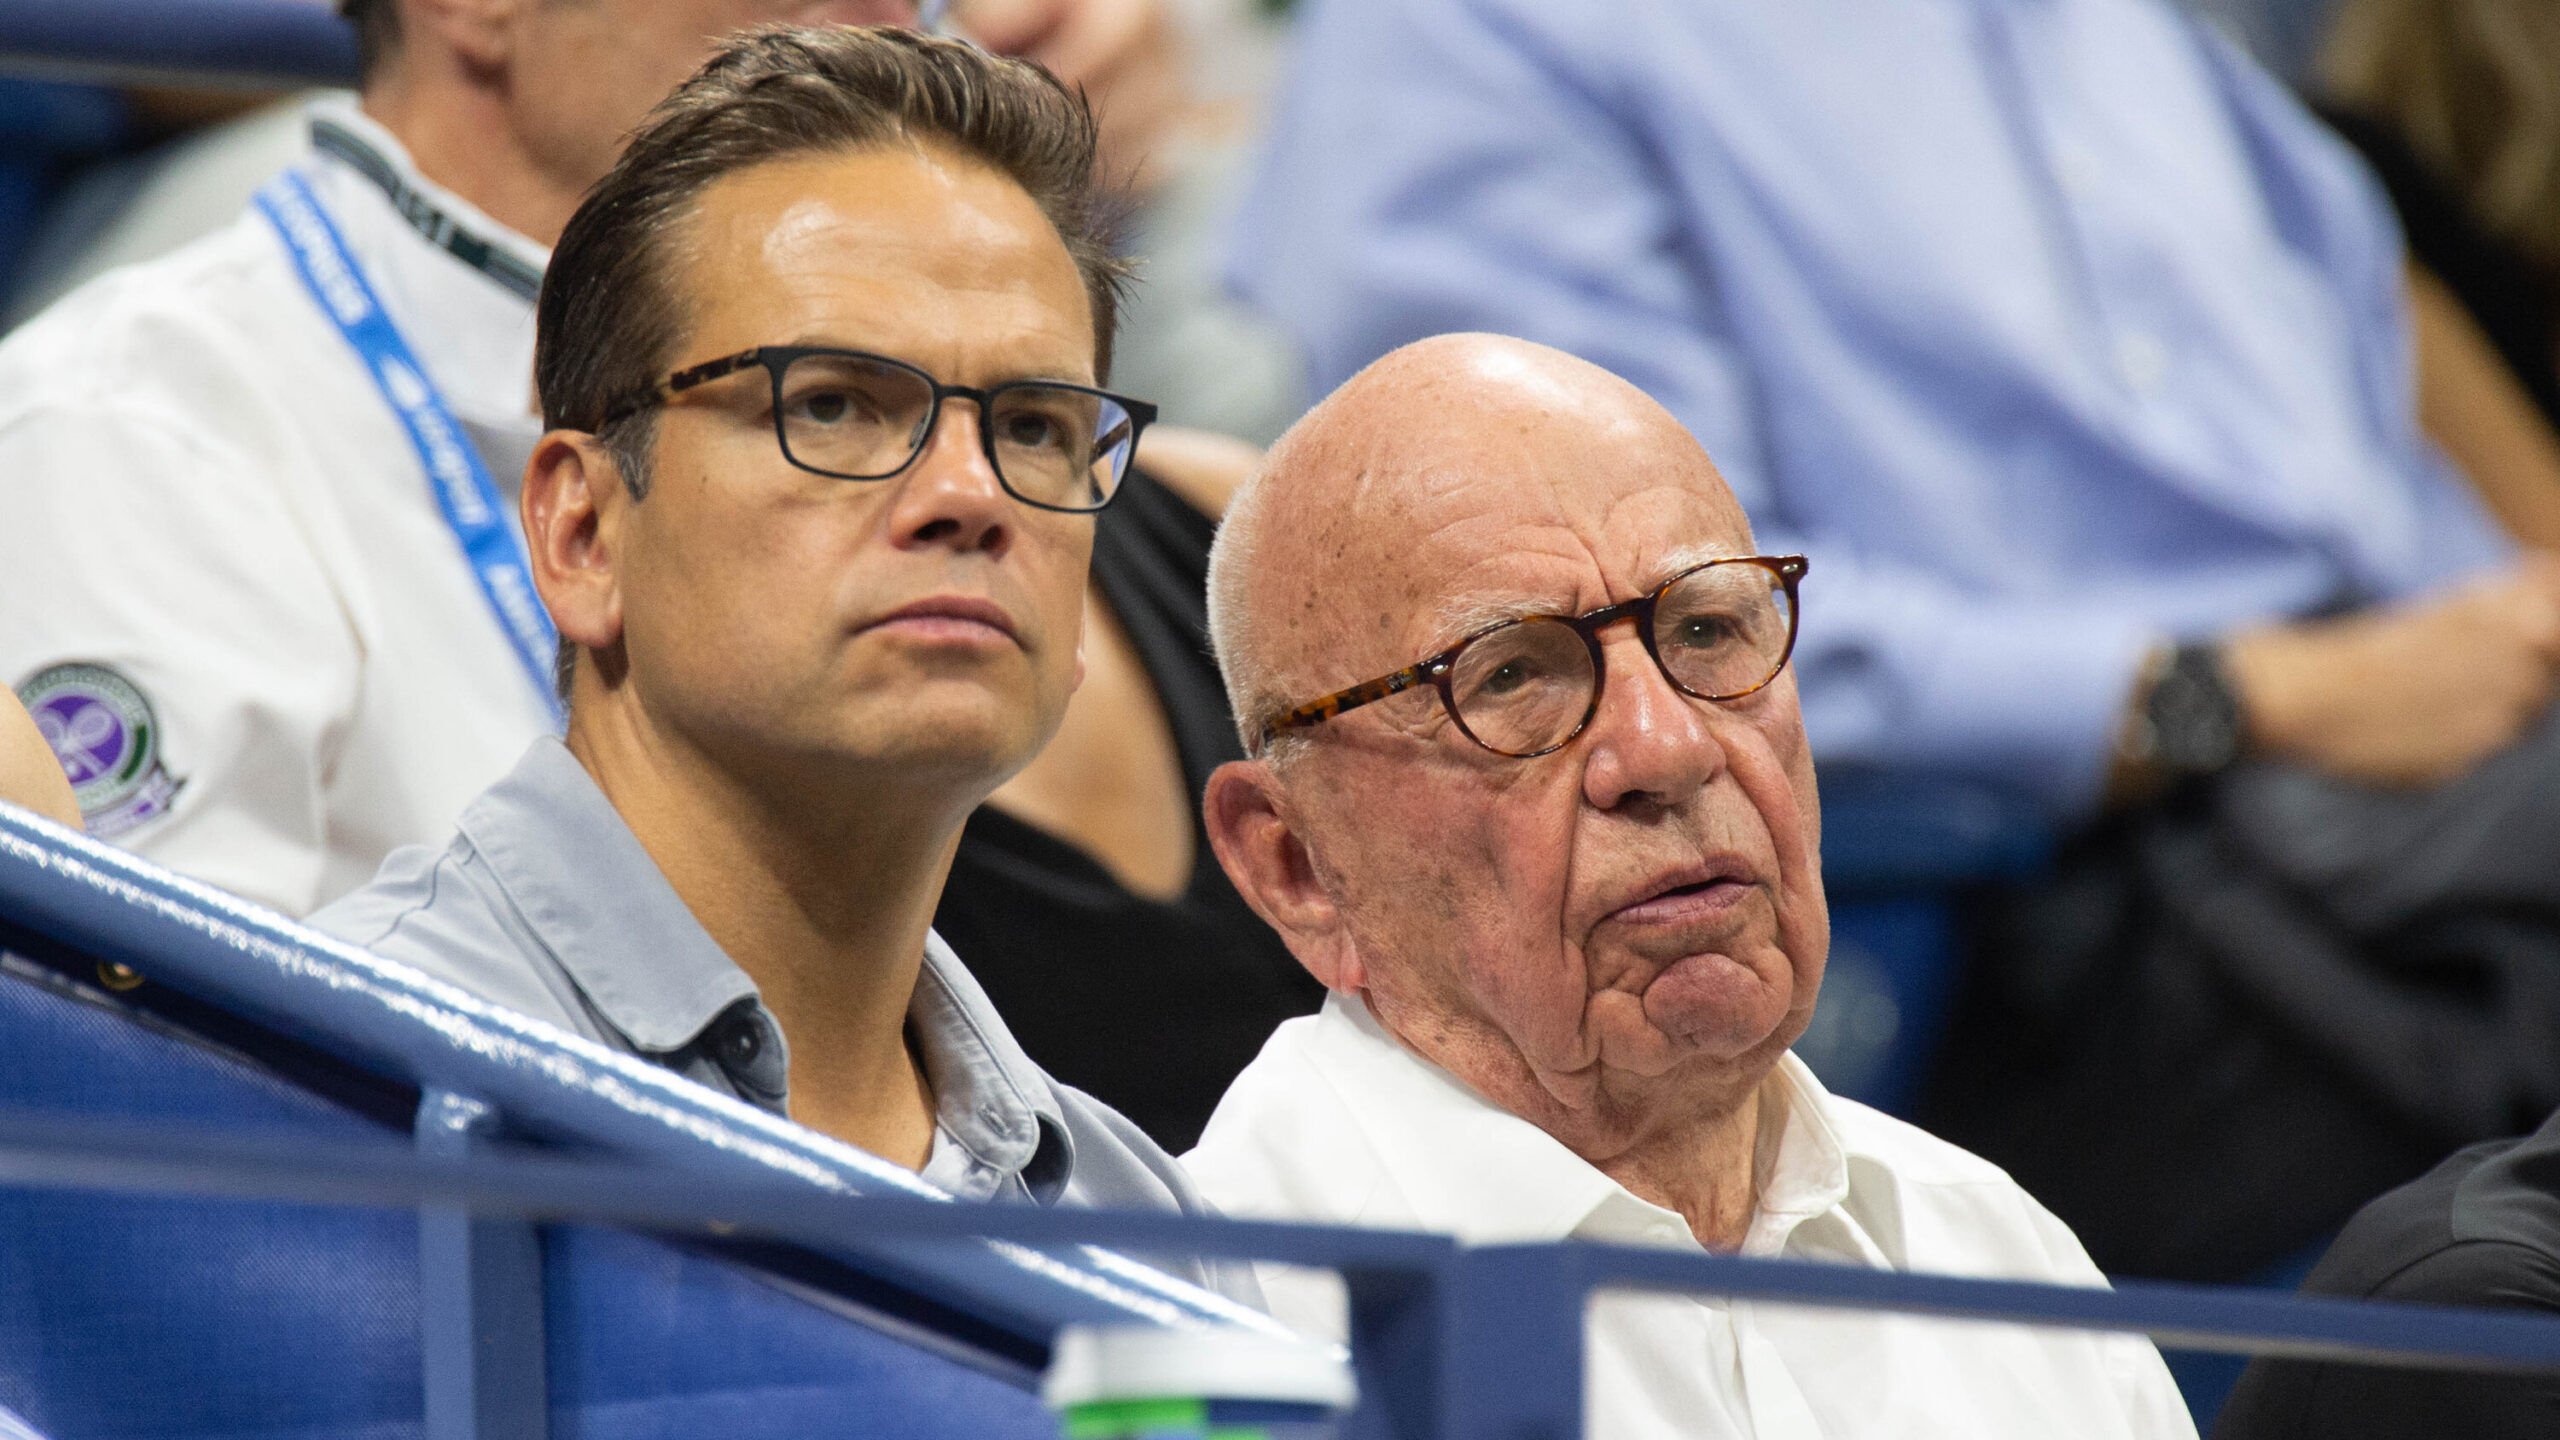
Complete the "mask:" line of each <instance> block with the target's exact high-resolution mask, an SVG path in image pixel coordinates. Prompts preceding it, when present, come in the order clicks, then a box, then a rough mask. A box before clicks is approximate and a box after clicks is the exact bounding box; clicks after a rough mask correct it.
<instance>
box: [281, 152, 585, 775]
mask: <svg viewBox="0 0 2560 1440" xmlns="http://www.w3.org/2000/svg"><path fill="white" fill-rule="evenodd" d="M258 208H259V209H260V210H261V211H264V212H265V213H266V217H267V222H268V223H269V224H271V225H273V226H275V228H276V233H277V234H278V235H280V236H282V237H283V238H284V242H285V249H286V250H287V251H289V252H290V253H291V254H292V256H293V264H294V268H295V269H296V270H298V271H300V272H301V275H302V283H303V286H304V287H305V288H306V289H308V290H310V292H311V298H312V299H313V300H316V301H318V302H319V305H320V309H321V312H322V313H323V314H325V315H327V316H328V317H329V318H330V319H331V320H333V321H335V322H336V323H337V326H338V333H340V334H342V335H344V336H346V337H347V344H349V345H351V346H353V347H354V348H355V352H356V354H357V356H358V357H360V358H361V359H362V360H363V361H364V364H365V370H366V371H367V372H368V373H369V374H371V375H372V376H373V383H374V384H375V385H376V386H378V387H380V389H381V391H382V398H383V399H384V401H386V402H387V403H389V405H390V406H391V411H392V413H393V414H395V415H397V416H399V417H400V423H401V424H402V425H403V426H404V427H406V428H407V430H408V432H409V443H410V444H411V445H413V446H415V447H416V448H417V452H418V461H419V463H420V464H422V465H424V466H425V467H426V471H427V488H428V489H430V490H432V491H434V492H435V497H436V505H437V507H438V508H439V509H441V510H443V512H444V523H445V528H447V529H448V530H451V531H452V532H453V538H454V542H455V543H456V544H458V545H460V546H461V547H462V556H463V559H465V560H466V561H468V562H470V565H471V573H472V576H473V577H474V578H475V579H477V580H478V581H479V582H480V593H481V594H482V595H483V596H485V597H486V598H487V599H488V602H489V610H490V613H491V614H493V615H495V616H496V617H497V620H498V628H500V629H501V630H504V631H505V632H506V635H507V639H508V640H509V642H511V643H512V644H513V645H514V646H515V651H516V658H517V659H518V660H521V661H523V662H524V671H525V676H526V678H528V679H530V680H531V681H532V682H533V688H534V690H535V692H536V693H538V694H540V695H541V696H542V698H543V702H544V703H545V704H546V705H547V706H549V707H550V710H551V719H552V723H553V724H554V725H558V724H560V723H561V722H562V721H563V720H564V719H565V716H564V715H563V714H562V712H561V708H560V698H559V694H558V692H557V691H556V690H555V689H554V688H553V684H552V665H553V663H554V660H555V658H556V656H557V653H558V650H559V645H560V632H559V631H558V630H556V629H554V628H553V627H552V624H551V616H550V615H549V614H548V613H546V612H545V611H544V610H543V608H542V598H541V596H540V594H539V593H537V592H536V591H535V590H534V588H533V567H532V565H531V564H530V563H528V562H527V560H526V558H525V552H524V544H523V542H522V541H520V540H518V539H517V538H516V532H515V528H514V527H513V526H511V525H509V524H508V523H507V511H506V503H505V501H504V500H503V499H502V498H501V497H500V495H499V493H498V487H497V485H496V483H495V482H493V481H492V480H490V478H489V467H488V466H487V465H485V464H483V463H482V462H481V459H480V453H479V452H478V451H477V450H475V449H473V448H472V446H471V442H470V441H469V440H468V439H467V438H465V437H464V435H463V433H462V427H461V426H460V425H459V424H457V423H455V421H454V418H453V412H452V411H451V410H448V409H446V408H445V403H444V397H443V396H442V395H440V394H438V393H436V386H435V382H434V381H433V380H430V379H428V378H427V372H426V367H425V366H422V365H420V364H419V363H418V357H417V355H416V353H415V352H413V351H411V350H410V348H409V342H408V341H407V340H406V339H404V338H403V337H402V336H401V334H400V327H398V326H397V325H394V324H392V323H391V316H390V315H389V313H387V312H386V311H384V310H383V308H382V302H381V301H380V300H379V299H377V298H375V296H374V293H373V287H372V285H370V284H368V283H367V282H366V280H365V278H364V270H363V269H362V267H360V266H358V265H357V264H356V262H355V257H354V256H352V255H349V254H348V253H347V243H346V241H345V240H343V239H341V238H340V237H339V235H338V227H337V226H335V225H332V224H331V223H329V216H328V214H327V212H325V211H323V210H322V209H321V208H320V202H319V201H318V199H317V198H315V197H314V196H313V195H312V193H311V187H310V186H309V185H308V184H305V183H304V181H303V179H302V177H301V176H300V175H298V174H295V173H294V172H293V171H290V170H288V171H286V172H284V173H283V174H281V175H278V176H277V177H276V178H275V179H273V180H271V181H269V182H267V186H266V188H265V189H263V190H260V191H259V192H258Z"/></svg>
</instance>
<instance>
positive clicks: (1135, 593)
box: [933, 472, 1324, 1155]
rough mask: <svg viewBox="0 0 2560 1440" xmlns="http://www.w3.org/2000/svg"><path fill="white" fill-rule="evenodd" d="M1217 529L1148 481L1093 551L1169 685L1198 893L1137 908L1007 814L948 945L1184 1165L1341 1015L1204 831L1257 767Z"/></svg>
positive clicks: (1025, 1030)
mask: <svg viewBox="0 0 2560 1440" xmlns="http://www.w3.org/2000/svg"><path fill="white" fill-rule="evenodd" d="M1216 528H1217V527H1216V525H1215V523H1214V522H1212V521H1211V520H1210V519H1209V518H1208V517H1207V516H1205V515H1202V514H1201V513H1200V512H1199V511H1197V510H1194V509H1192V508H1191V506H1190V505H1189V504H1187V503H1186V502H1184V501H1183V500H1182V499H1181V498H1180V497H1179V496H1177V495H1175V494H1174V493H1173V492H1172V491H1170V490H1167V489H1165V488H1164V487H1163V486H1162V485H1159V484H1157V483H1156V482H1155V481H1154V480H1152V479H1150V478H1148V477H1147V476H1146V474H1145V473H1143V472H1133V473H1132V474H1131V475H1130V476H1129V479H1128V481H1127V482H1126V483H1125V484H1124V485H1123V486H1122V487H1121V491H1120V494H1119V496H1118V498H1116V499H1115V500H1113V501H1112V504H1111V508H1110V509H1108V510H1105V511H1103V512H1102V515H1101V517H1100V522H1099V524H1098V526H1097V528H1096V529H1095V532H1094V538H1093V578H1094V584H1095V586H1096V588H1098V589H1099V590H1100V591H1101V592H1102V596H1103V599H1104V600H1105V601H1106V602H1107V603H1109V605H1110V606H1111V613H1112V614H1113V615H1114V616H1116V617H1118V619H1119V621H1120V627H1121V629H1122V630H1123V631H1125V632H1126V633H1127V634H1128V636H1129V642H1130V644H1131V645H1132V646H1133V647H1135V649H1136V650H1137V652H1138V660H1139V663H1140V664H1141V665H1143V666H1144V667H1145V669H1146V672H1147V677H1148V678H1149V679H1150V680H1152V681H1153V682H1154V684H1155V690H1156V695H1157V697H1158V698H1159V700H1160V701H1161V702H1162V704H1163V706H1164V710H1165V716H1166V719H1167V720H1168V721H1169V722H1170V725H1171V729H1172V731H1173V743H1174V748H1175V750H1176V751H1177V752H1178V753H1179V755H1180V757H1181V762H1182V778H1183V781H1184V784H1185V788H1186V789H1188V791H1189V792H1190V795H1191V826H1192V841H1193V854H1194V857H1195V858H1194V859H1193V861H1192V868H1191V884H1190V886H1189V888H1187V889H1186V890H1185V891H1184V892H1183V893H1182V895H1181V896H1180V897H1179V898H1178V899H1175V900H1172V901H1169V902H1167V901H1157V900H1150V899H1147V898H1145V897H1143V896H1139V895H1134V894H1131V893H1130V892H1129V891H1128V890H1126V889H1123V888H1122V887H1121V885H1120V883H1119V882H1118V881H1117V880H1115V879H1113V878H1112V876H1111V872H1109V871H1108V870H1105V869H1104V868H1103V867H1102V865H1101V864H1100V862H1098V861H1096V860H1095V859H1093V857H1091V856H1089V855H1087V854H1085V853H1084V852H1083V851H1082V850H1079V849H1077V848H1076V847H1075V846H1074V845H1071V844H1069V843H1068V842H1066V841H1064V840H1061V839H1058V838H1057V837H1056V836H1053V835H1051V834H1049V833H1048V832H1047V831H1044V830H1040V829H1037V828H1034V827H1033V826H1030V825H1027V824H1025V823H1023V822H1022V821H1020V820H1017V819H1015V818H1014V817H1012V816H1010V815H1007V814H1005V813H1004V812H1002V811H1000V810H998V809H996V808H995V807H993V806H989V805H982V806H980V807H978V811H977V813H976V814H974V815H972V816H970V817H969V823H968V827H967V829H966V830H965V831H963V832H962V834H961V837H960V853H959V856H958V858H957V859H955V860H954V861H953V862H952V866H951V879H950V882H949V883H948V884H947V885H945V886H944V887H943V892H942V905H941V908H940V909H939V910H937V911H936V912H935V913H934V917H933V925H934V928H935V929H936V930H938V931H940V932H941V933H942V938H943V939H945V940H948V941H950V942H951V947H952V948H953V949H954V950H956V951H958V952H959V955H960V958H961V959H962V960H963V961H964V962H966V963H967V965H968V967H969V973H971V974H972V975H975V976H976V977H977V978H978V982H979V983H980V984H981V985H984V986H985V987H986V990H987V995H988V996H989V998H991V999H993V1000H994V1001H995V1005H996V1009H997V1011H998V1012H999V1013H1001V1014H1002V1015H1003V1016H1004V1019H1005V1023H1006V1024H1007V1025H1009V1026H1011V1027H1012V1028H1013V1034H1014V1038H1015V1039H1017V1040H1019V1041H1020V1042H1021V1043H1022V1048H1023V1049H1024V1050H1026V1051H1028V1052H1030V1055H1031V1058H1032V1059H1034V1060H1037V1061H1038V1062H1040V1064H1041V1065H1042V1067H1044V1068H1045V1069H1047V1070H1048V1072H1049V1073H1050V1074H1052V1075H1054V1076H1056V1077H1057V1078H1058V1079H1060V1080H1063V1081H1065V1082H1066V1083H1068V1084H1070V1085H1073V1086H1076V1087H1077V1088H1079V1089H1081V1090H1084V1091H1086V1092H1088V1093H1090V1094H1092V1095H1094V1096H1095V1097H1096V1098H1098V1099H1100V1100H1101V1101H1102V1102H1103V1103H1105V1104H1107V1105H1110V1106H1111V1107H1113V1108H1114V1109H1116V1110H1118V1111H1119V1112H1120V1113H1121V1114H1123V1115H1126V1116H1128V1117H1129V1118H1130V1119H1131V1120H1134V1121H1136V1122H1137V1123H1138V1126H1139V1128H1141V1129H1143V1130H1145V1131H1146V1132H1147V1134H1148V1135H1149V1136H1151V1137H1153V1138H1154V1140H1155V1141H1156V1143H1157V1144H1159V1145H1162V1146H1164V1147H1165V1149H1167V1150H1170V1151H1172V1152H1173V1153H1175V1154H1177V1155H1178V1154H1180V1153H1182V1152H1183V1151H1185V1150H1188V1149H1190V1148H1191V1146H1192V1144H1193V1142H1195V1141H1197V1140H1198V1139H1199V1138H1200V1130H1201V1127H1202V1126H1204V1125H1206V1124H1207V1123H1208V1121H1209V1112H1210V1111H1212V1110H1214V1109H1216V1108H1217V1104H1218V1097H1219V1096H1220V1095H1222V1094H1224V1093H1226V1088H1227V1082H1229V1081H1231V1080H1233V1079H1234V1078H1235V1076H1236V1072H1237V1071H1239V1070H1242V1069H1243V1068H1244V1067H1245V1064H1246V1062H1248V1061H1250V1060H1251V1059H1253V1057H1254V1055H1255V1054H1256V1053H1258V1052H1259V1051H1260V1050H1261V1048H1262V1042H1263V1041H1264V1040H1266V1039H1268V1038H1270V1035H1271V1030H1272V1027H1273V1026H1276V1025H1278V1024H1279V1023H1280V1022H1281V1021H1283V1020H1286V1019H1288V1018H1289V1017H1291V1016H1293V1015H1304V1014H1308V1013H1310V1012H1312V1011H1313V1010H1315V1008H1316V1007H1317V1005H1318V1004H1319V1003H1321V1002H1322V1000H1323V998H1324V991H1323V988H1322V987H1320V986H1319V985H1317V984H1316V982H1315V980H1314V979H1313V978H1312V977H1310V976H1309V975H1308V974H1307V973H1306V971H1305V970H1303V969H1301V968H1300V967H1299V965H1298V962H1297V961H1296V960H1294V959H1292V958H1291V957H1290V955H1289V952H1288V950H1287V949H1286V948H1285V947H1284V946H1282V945H1281V943H1280V937H1279V936H1278V935H1275V934H1273V933H1272V931H1271V929H1270V928H1269V927H1268V926H1266V925H1264V924H1263V923H1262V921H1261V919H1260V917H1258V916H1256V915H1255V914H1254V913H1253V911H1252V910H1251V909H1250V908H1249V907H1247V906H1246V904H1245V903H1244V897H1242V896H1240V895H1238V894H1237V893H1236V891H1235V887H1234V886H1233V885H1231V884H1229V883H1228V882H1227V876H1226V872H1225V871H1224V870H1221V869H1220V868H1218V857H1217V856H1216V855H1214V854H1212V853H1210V850H1209V836H1208V833H1207V830H1206V828H1205V827H1204V826H1203V824H1202V822H1201V819H1200V796H1201V793H1202V791H1203V790H1204V789H1205V788H1206V787H1207V785H1208V781H1209V772H1210V771H1212V770H1215V769H1217V768H1218V766H1220V765H1221V764H1224V763H1225V762H1227V761H1229V760H1234V759H1238V758H1240V757H1241V756H1242V753H1243V752H1242V750H1241V748H1240V747H1239V746H1238V744H1237V742H1236V732H1235V722H1234V721H1233V720H1232V719H1231V718H1230V717H1229V714H1228V710H1227V697H1226V691H1225V689H1224V688H1223V687H1222V686H1221V685H1220V683H1219V680H1218V668H1217V665H1216V663H1215V662H1214V661H1213V660H1212V659H1211V658H1210V654H1209V614H1208V564H1209V540H1210V537H1211V536H1212V535H1213V534H1214V533H1215V532H1216Z"/></svg>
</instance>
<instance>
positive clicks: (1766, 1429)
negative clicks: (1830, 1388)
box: [1725, 1300, 1822, 1440]
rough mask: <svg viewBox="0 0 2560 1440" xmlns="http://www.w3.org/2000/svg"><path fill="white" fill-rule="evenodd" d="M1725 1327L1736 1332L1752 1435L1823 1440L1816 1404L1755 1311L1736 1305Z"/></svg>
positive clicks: (1727, 1315)
mask: <svg viewBox="0 0 2560 1440" xmlns="http://www.w3.org/2000/svg"><path fill="white" fill-rule="evenodd" d="M1725 1323H1726V1324H1728V1325H1729V1326H1731V1327H1732V1331H1733V1348H1734V1357H1735V1359H1736V1361H1737V1362H1738V1364H1739V1368H1740V1369H1741V1371H1742V1396H1743V1406H1744V1409H1745V1410H1746V1412H1747V1413H1748V1414H1749V1415H1750V1417H1751V1433H1752V1435H1753V1436H1755V1437H1757V1440H1822V1426H1821V1423H1820V1422H1819V1421H1817V1420H1815V1419H1814V1415H1813V1406H1812V1404H1811V1403H1810V1402H1808V1401H1807V1400H1806V1399H1805V1398H1804V1390H1803V1389H1802V1388H1801V1387H1800V1386H1798V1385H1797V1384H1796V1377H1795V1373H1794V1372H1793V1371H1791V1370H1789V1369H1788V1368H1787V1362H1786V1357H1785V1356H1783V1355H1781V1354H1780V1353H1779V1352H1778V1347H1777V1345H1776V1344H1775V1343H1774V1342H1772V1341H1771V1340H1770V1339H1769V1337H1768V1336H1767V1335H1766V1334H1765V1333H1763V1332H1762V1331H1761V1329H1760V1326H1759V1324H1758V1322H1757V1320H1756V1318H1755V1315H1754V1312H1753V1307H1752V1306H1751V1305H1750V1304H1749V1303H1748V1302H1746V1301H1739V1300H1737V1301H1735V1302H1733V1303H1732V1304H1730V1305H1728V1306H1726V1307H1725Z"/></svg>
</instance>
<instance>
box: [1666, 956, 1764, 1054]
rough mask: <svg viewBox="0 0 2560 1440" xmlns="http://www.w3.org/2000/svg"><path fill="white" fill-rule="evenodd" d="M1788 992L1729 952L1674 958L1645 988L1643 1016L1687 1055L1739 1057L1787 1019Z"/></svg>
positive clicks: (1760, 1044)
mask: <svg viewBox="0 0 2560 1440" xmlns="http://www.w3.org/2000/svg"><path fill="white" fill-rule="evenodd" d="M1788 998H1789V997H1788V996H1786V995H1783V994H1780V993H1778V990H1777V988H1776V987H1775V986H1772V985H1771V984H1770V983H1769V980H1768V979H1767V977H1765V976H1763V975H1762V974H1760V972H1758V971H1756V970H1754V969H1752V968H1751V967H1750V966H1748V965H1745V964H1743V963H1742V962H1740V961H1738V960H1734V959H1732V958H1730V957H1728V956H1724V955H1717V954H1707V955H1690V956H1685V957H1683V958H1681V959H1679V960H1675V961H1673V962H1672V963H1671V964H1670V965H1669V966H1667V967H1665V968H1664V969H1663V971H1662V973H1661V974H1659V975H1656V976H1655V977H1653V983H1652V984H1650V985H1648V986H1646V987H1645V990H1644V998H1643V1007H1644V1018H1645V1023H1646V1025H1647V1027H1648V1028H1650V1029H1651V1030H1653V1031H1654V1032H1655V1033H1656V1034H1658V1035H1660V1036H1661V1037H1662V1038H1663V1040H1664V1042H1665V1044H1666V1047H1667V1049H1669V1050H1670V1051H1672V1052H1674V1053H1676V1054H1680V1055H1683V1056H1687V1057H1706V1058H1711V1059H1723V1060H1738V1059H1741V1058H1742V1057H1743V1056H1746V1055H1749V1054H1751V1053H1752V1052H1753V1051H1755V1050H1758V1049H1760V1048H1762V1047H1763V1046H1764V1045H1766V1044H1767V1042H1768V1040H1769V1038H1770V1037H1771V1036H1772V1035H1774V1034H1775V1033H1776V1032H1777V1030H1778V1028H1779V1027H1780V1026H1781V1025H1783V1024H1785V1023H1786V1018H1787V1009H1788V1004H1787V1002H1788Z"/></svg>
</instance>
